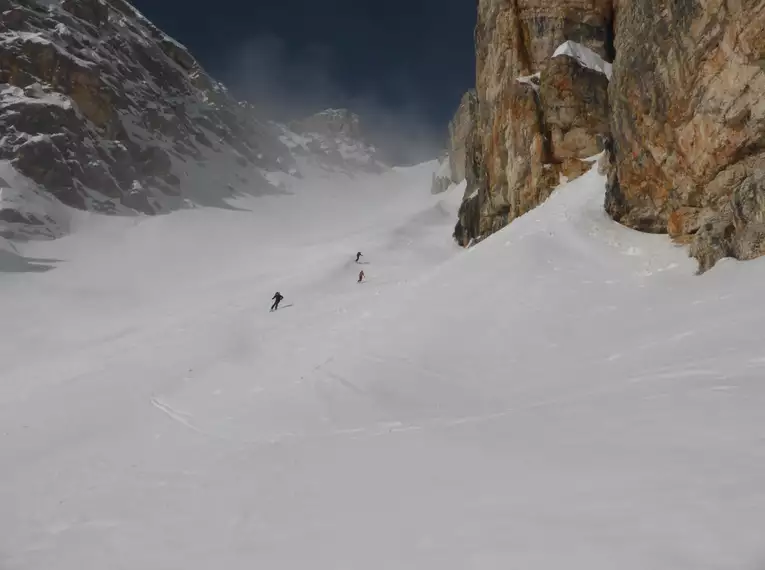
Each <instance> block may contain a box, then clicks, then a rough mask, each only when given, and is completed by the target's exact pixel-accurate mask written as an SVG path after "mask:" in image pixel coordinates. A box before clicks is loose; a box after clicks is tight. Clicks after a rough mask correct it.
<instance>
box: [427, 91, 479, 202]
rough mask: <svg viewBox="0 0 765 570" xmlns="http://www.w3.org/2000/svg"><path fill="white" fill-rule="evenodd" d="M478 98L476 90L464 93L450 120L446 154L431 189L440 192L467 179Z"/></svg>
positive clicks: (442, 158)
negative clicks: (468, 147)
mask: <svg viewBox="0 0 765 570" xmlns="http://www.w3.org/2000/svg"><path fill="white" fill-rule="evenodd" d="M477 111H478V99H477V97H476V93H475V91H474V90H470V91H468V92H467V93H465V95H463V97H462V100H461V101H460V105H459V107H458V108H457V112H456V113H455V114H454V118H453V119H452V120H451V121H450V122H449V140H448V141H447V145H446V147H447V148H446V154H445V155H444V156H443V157H441V160H440V162H441V168H440V169H439V171H438V172H437V173H436V174H435V175H434V176H433V185H432V189H431V191H432V192H433V194H438V193H440V192H443V191H445V190H447V189H448V188H449V187H450V186H451V185H452V184H459V183H460V182H462V181H463V180H465V162H466V159H467V141H468V139H469V138H470V135H471V130H472V129H473V126H474V125H475V124H476V120H477V116H476V113H477Z"/></svg>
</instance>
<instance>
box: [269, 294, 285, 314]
mask: <svg viewBox="0 0 765 570" xmlns="http://www.w3.org/2000/svg"><path fill="white" fill-rule="evenodd" d="M282 299H284V297H283V296H282V294H281V293H279V291H277V292H276V295H274V296H273V297H271V300H272V301H273V302H274V304H273V305H271V310H272V311H275V310H276V309H278V308H279V303H281V302H282Z"/></svg>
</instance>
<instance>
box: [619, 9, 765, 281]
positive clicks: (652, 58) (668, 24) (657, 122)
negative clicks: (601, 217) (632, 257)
mask: <svg viewBox="0 0 765 570" xmlns="http://www.w3.org/2000/svg"><path fill="white" fill-rule="evenodd" d="M615 39H616V53H617V57H616V61H615V62H614V78H613V82H612V85H611V90H610V96H611V101H612V107H613V113H612V118H611V121H612V126H613V136H614V145H613V147H614V148H613V157H612V160H613V164H614V166H613V168H612V171H611V175H610V178H609V186H608V194H607V200H606V208H607V210H608V212H609V213H610V214H611V215H612V216H613V217H614V219H616V220H618V221H620V222H622V223H623V224H626V225H628V226H630V227H633V228H636V229H639V230H643V231H649V232H660V233H664V232H668V233H669V234H670V235H671V236H672V237H674V238H675V239H677V240H678V241H681V242H684V243H688V242H690V244H691V253H692V255H694V256H695V257H696V258H697V259H698V260H699V265H700V269H701V270H702V271H703V270H706V269H708V268H709V267H711V266H712V265H713V264H714V263H715V262H716V261H718V260H719V259H721V258H722V257H728V256H731V257H736V258H739V259H751V258H753V257H756V256H759V255H762V254H763V253H764V252H765V71H764V68H765V63H764V62H765V1H763V0H741V1H738V2H725V1H722V0H717V1H710V2H701V1H699V0H696V1H687V2H680V3H670V4H666V3H665V2H660V1H658V0H641V1H635V0H633V1H622V2H620V4H619V10H618V12H617V19H616V34H615Z"/></svg>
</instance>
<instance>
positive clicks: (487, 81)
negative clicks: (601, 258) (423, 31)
mask: <svg viewBox="0 0 765 570" xmlns="http://www.w3.org/2000/svg"><path fill="white" fill-rule="evenodd" d="M612 19H613V16H612V8H611V2H610V0H590V1H584V0H559V1H557V2H552V3H550V2H542V1H540V0H513V1H509V0H480V1H479V3H478V24H477V27H476V56H477V77H476V86H477V89H476V92H477V112H476V113H475V117H476V120H475V125H474V126H473V129H472V132H473V136H470V137H469V139H468V140H469V144H468V148H467V151H466V155H467V160H466V164H467V165H468V167H467V171H468V188H467V191H466V196H465V202H464V203H463V206H462V208H461V209H460V215H459V222H458V224H457V227H456V228H455V239H457V241H458V242H459V243H461V244H463V245H467V244H469V243H471V242H473V241H474V240H477V239H482V238H484V237H486V236H487V235H489V234H491V233H493V232H495V231H497V230H499V229H501V228H502V227H504V226H505V225H507V224H508V223H509V222H510V221H512V220H513V219H515V218H516V217H518V216H520V215H522V214H524V213H525V212H527V211H528V210H530V209H531V208H534V207H535V206H537V205H538V204H540V203H541V202H542V201H544V200H545V199H546V198H547V197H548V196H549V195H550V193H551V192H552V190H553V188H555V187H556V186H557V185H558V184H559V183H560V180H561V177H562V176H565V177H566V178H574V177H576V176H578V175H580V174H581V173H582V172H584V171H585V169H586V168H585V166H584V165H583V163H582V161H583V160H584V159H586V158H588V157H590V156H592V155H594V154H596V153H597V152H598V151H599V150H602V140H603V138H604V137H605V136H607V135H608V132H609V121H608V116H609V108H608V96H607V88H608V79H607V77H606V74H605V73H604V69H605V68H606V67H607V63H606V61H607V60H610V59H611V43H610V41H611V35H610V30H611V22H612ZM567 42H571V43H567ZM595 64H597V65H595ZM471 171H472V174H471Z"/></svg>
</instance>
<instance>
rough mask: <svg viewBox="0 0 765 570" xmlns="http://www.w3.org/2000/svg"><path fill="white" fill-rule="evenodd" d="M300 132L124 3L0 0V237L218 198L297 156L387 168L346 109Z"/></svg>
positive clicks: (259, 185) (264, 178) (296, 168)
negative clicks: (261, 109)
mask: <svg viewBox="0 0 765 570" xmlns="http://www.w3.org/2000/svg"><path fill="white" fill-rule="evenodd" d="M299 127H300V128H299V131H300V132H295V128H297V127H294V128H291V127H287V126H285V125H279V124H275V123H272V122H269V121H267V120H264V119H262V118H260V117H259V116H258V113H257V109H256V108H255V107H253V106H252V105H250V104H248V103H242V102H239V101H236V100H235V99H234V98H233V97H232V96H231V95H230V94H229V92H228V91H227V89H226V88H225V86H223V85H222V84H220V83H219V82H217V81H215V80H214V79H212V78H211V77H210V76H208V75H207V74H206V73H205V71H204V69H203V68H202V67H201V66H200V64H199V63H198V62H197V61H196V60H195V59H194V58H193V56H192V55H191V54H190V53H189V52H188V50H186V48H185V47H183V46H182V45H180V44H179V43H178V42H176V41H175V40H173V39H172V38H170V37H169V36H167V35H166V34H164V33H163V32H162V31H161V30H159V29H158V28H157V27H156V26H154V25H153V24H152V23H151V22H150V21H149V20H147V19H146V18H145V17H144V16H143V15H142V14H140V13H139V12H138V11H137V10H136V9H135V8H134V7H133V6H132V5H130V4H129V3H127V2H125V1H124V0H45V1H42V0H0V129H2V133H3V135H2V138H0V235H2V236H5V237H14V238H18V237H39V236H45V237H55V236H57V235H61V234H62V233H65V232H66V231H67V218H68V216H67V210H68V209H69V208H74V209H80V210H90V211H96V212H102V213H107V214H127V215H129V214H135V213H137V212H141V213H146V214H156V213H162V212H167V211H171V210H173V209H177V208H183V207H189V206H193V205H196V204H199V205H216V206H222V207H226V204H225V200H226V199H227V198H230V197H232V196H236V195H239V194H263V193H273V192H280V191H282V190H281V189H280V188H279V185H278V184H275V183H274V182H273V180H274V177H273V176H272V175H271V173H280V174H281V175H286V176H300V175H301V169H302V167H303V166H306V165H309V166H310V167H312V168H319V169H324V170H331V171H336V170H342V171H343V172H347V173H351V174H352V173H353V172H355V171H359V170H380V169H384V168H385V166H384V165H383V164H382V163H381V162H380V161H379V160H378V159H377V156H376V153H377V151H376V149H375V148H374V147H373V146H372V145H368V144H366V143H364V142H363V140H362V139H361V130H360V126H359V119H358V117H356V116H355V115H353V114H352V113H350V112H348V111H344V110H340V111H338V110H333V111H327V112H324V113H319V114H317V115H316V116H314V117H311V118H309V119H306V120H305V121H303V122H302V123H301V124H300V125H299ZM354 137H358V138H354Z"/></svg>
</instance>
